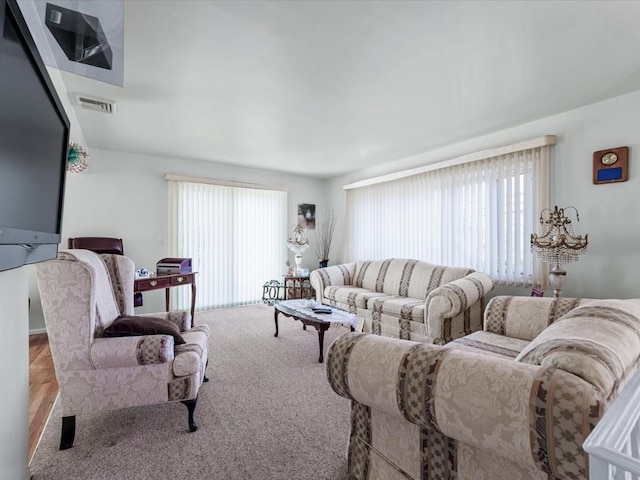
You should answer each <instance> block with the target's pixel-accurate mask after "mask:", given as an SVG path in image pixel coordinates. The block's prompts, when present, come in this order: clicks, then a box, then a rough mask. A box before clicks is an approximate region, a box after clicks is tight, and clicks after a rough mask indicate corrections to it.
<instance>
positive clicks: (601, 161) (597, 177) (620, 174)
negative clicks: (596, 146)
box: [593, 147, 629, 185]
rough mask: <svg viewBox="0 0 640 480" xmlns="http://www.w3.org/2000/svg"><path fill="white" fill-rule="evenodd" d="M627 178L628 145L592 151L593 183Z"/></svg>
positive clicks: (619, 180) (625, 179) (623, 180)
mask: <svg viewBox="0 0 640 480" xmlns="http://www.w3.org/2000/svg"><path fill="white" fill-rule="evenodd" d="M627 180H629V147H617V148H607V149H606V150H598V151H597V152H593V183H594V184H595V185H599V184H601V183H615V182H626V181H627Z"/></svg>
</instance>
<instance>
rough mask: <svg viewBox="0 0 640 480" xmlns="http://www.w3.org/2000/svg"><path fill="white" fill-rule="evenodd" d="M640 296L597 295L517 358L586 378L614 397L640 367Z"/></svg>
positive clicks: (541, 336) (550, 328)
mask: <svg viewBox="0 0 640 480" xmlns="http://www.w3.org/2000/svg"><path fill="white" fill-rule="evenodd" d="M639 318H640V300H637V301H631V300H594V301H591V302H586V303H583V304H582V305H581V306H579V307H577V308H575V309H573V310H571V311H570V312H568V313H566V314H565V315H564V316H562V317H561V318H559V319H558V320H556V321H555V322H554V323H553V325H551V326H550V327H549V328H547V329H546V330H544V331H543V332H542V333H541V334H540V335H538V336H537V337H536V338H535V339H534V340H533V341H532V342H531V343H530V344H529V345H528V346H527V347H526V348H525V349H524V350H523V351H522V352H521V353H520V354H519V355H518V357H517V358H516V360H517V361H520V362H526V363H532V364H534V365H542V366H552V367H556V368H561V369H563V370H566V371H567V372H571V373H573V374H574V375H576V376H578V377H580V378H583V379H584V380H586V381H587V382H589V383H590V384H592V385H593V386H594V387H596V388H598V390H600V392H602V394H603V395H604V396H605V398H609V397H610V396H611V395H613V394H617V393H618V391H619V389H620V387H621V386H622V385H624V382H626V380H627V379H628V378H629V377H630V376H631V375H632V374H633V373H634V372H635V371H636V370H637V369H638V360H639V357H640V322H639V321H638V319H639Z"/></svg>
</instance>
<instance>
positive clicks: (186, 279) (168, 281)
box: [133, 272, 197, 327]
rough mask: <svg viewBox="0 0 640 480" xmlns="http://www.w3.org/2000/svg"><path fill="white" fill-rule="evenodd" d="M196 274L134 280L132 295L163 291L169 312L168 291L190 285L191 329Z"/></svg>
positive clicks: (194, 305)
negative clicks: (162, 289)
mask: <svg viewBox="0 0 640 480" xmlns="http://www.w3.org/2000/svg"><path fill="white" fill-rule="evenodd" d="M196 273H197V272H191V273H174V274H171V275H156V276H155V277H148V278H136V279H135V280H134V281H133V291H134V293H142V292H148V291H150V290H159V289H161V288H164V289H165V293H164V295H165V306H166V310H167V312H168V311H169V289H170V288H173V287H180V286H182V285H191V326H192V327H193V323H194V318H195V309H196Z"/></svg>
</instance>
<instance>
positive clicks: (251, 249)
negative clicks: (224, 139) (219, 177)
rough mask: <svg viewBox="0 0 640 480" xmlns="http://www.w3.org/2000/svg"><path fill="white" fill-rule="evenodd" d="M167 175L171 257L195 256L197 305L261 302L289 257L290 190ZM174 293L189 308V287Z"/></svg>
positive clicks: (202, 307)
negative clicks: (266, 287)
mask: <svg viewBox="0 0 640 480" xmlns="http://www.w3.org/2000/svg"><path fill="white" fill-rule="evenodd" d="M166 178H167V180H169V251H170V252H171V255H170V256H172V257H191V258H192V259H193V269H194V271H197V272H198V275H197V277H196V282H197V295H196V309H197V310H207V309H211V308H218V307H229V306H236V305H247V304H251V303H256V302H257V301H259V300H260V298H261V296H262V285H263V284H264V283H265V282H266V281H268V280H270V279H273V278H278V277H279V276H280V275H281V273H282V269H283V266H284V265H285V262H286V260H287V249H286V241H287V239H286V235H287V192H284V191H280V190H270V189H268V188H267V187H264V188H263V187H257V186H250V185H246V186H245V185H244V184H238V185H232V184H216V183H211V182H207V181H206V180H199V179H182V177H178V176H175V175H167V176H166ZM205 182H206V183H205ZM171 293H172V295H174V297H173V301H174V302H176V303H173V305H176V308H182V309H187V308H189V302H190V300H191V299H190V292H189V291H188V289H182V288H174V289H171Z"/></svg>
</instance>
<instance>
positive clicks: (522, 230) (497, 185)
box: [345, 145, 549, 286]
mask: <svg viewBox="0 0 640 480" xmlns="http://www.w3.org/2000/svg"><path fill="white" fill-rule="evenodd" d="M548 164H549V146H548V145H543V146H539V147H535V148H527V149H523V150H518V151H512V152H509V153H502V154H500V155H496V156H493V157H487V158H483V159H479V160H474V161H471V162H466V163H461V164H457V165H453V166H448V167H444V168H439V169H433V170H429V171H426V172H424V173H417V174H411V175H407V176H404V177H402V178H397V179H393V180H389V181H384V182H381V183H375V184H373V185H366V186H361V187H356V188H350V187H349V186H347V187H345V189H347V218H348V222H347V225H348V227H347V230H348V231H347V239H348V240H347V241H348V247H347V252H348V253H347V255H348V258H349V259H350V260H380V259H384V258H393V257H396V258H416V259H420V260H424V261H427V262H430V263H436V264H440V265H448V266H457V267H469V268H473V269H475V270H478V271H481V272H485V273H487V274H488V275H490V276H491V277H492V279H493V280H494V281H495V282H496V283H498V284H502V285H534V286H536V285H541V284H542V285H544V284H545V283H546V267H545V265H544V264H543V263H542V262H540V261H539V260H537V259H536V258H535V257H534V256H533V255H532V253H531V249H530V239H531V233H532V231H533V230H532V228H535V225H537V222H538V216H539V213H540V211H541V210H542V209H543V208H547V207H548V204H549V198H548V197H549V194H548Z"/></svg>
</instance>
